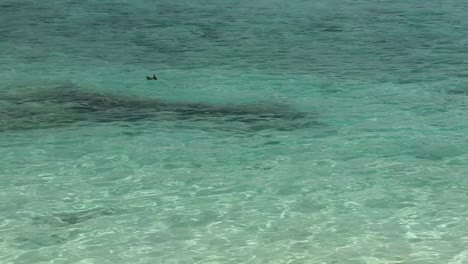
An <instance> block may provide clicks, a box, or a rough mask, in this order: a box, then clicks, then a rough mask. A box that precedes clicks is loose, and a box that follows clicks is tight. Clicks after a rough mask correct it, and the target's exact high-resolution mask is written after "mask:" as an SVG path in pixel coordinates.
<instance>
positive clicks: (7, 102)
mask: <svg viewBox="0 0 468 264" xmlns="http://www.w3.org/2000/svg"><path fill="white" fill-rule="evenodd" d="M12 91H13V92H14V93H13V94H12V93H5V94H4V95H3V96H2V97H0V131H11V130H31V129H44V128H53V127H66V126H72V125H74V124H79V125H89V124H92V123H110V122H118V123H122V122H138V121H147V120H149V121H163V122H166V123H167V122H170V123H171V124H173V125H175V126H182V127H194V128H202V129H206V128H209V129H222V130H223V129H228V130H232V129H235V130H239V129H240V130H243V129H247V130H249V131H252V130H253V131H260V130H268V129H273V130H280V131H285V130H294V129H297V128H303V127H308V126H310V125H312V126H317V125H322V124H321V123H320V122H318V121H316V120H315V119H314V117H313V116H311V115H309V114H305V113H301V112H298V111H296V110H294V109H291V108H290V107H288V106H284V105H277V104H258V103H257V104H251V105H239V104H236V105H223V106H221V105H210V104H204V103H193V102H192V103H191V102H168V101H163V100H159V99H148V98H144V99H143V98H138V97H129V96H120V95H115V94H106V93H102V92H94V91H86V90H83V89H81V88H79V87H75V86H59V87H54V88H45V89H36V91H31V90H29V89H28V90H26V91H24V92H19V91H18V90H17V89H15V90H12Z"/></svg>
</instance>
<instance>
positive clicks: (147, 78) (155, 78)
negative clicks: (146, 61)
mask: <svg viewBox="0 0 468 264" xmlns="http://www.w3.org/2000/svg"><path fill="white" fill-rule="evenodd" d="M157 79H158V77H156V73H155V74H153V77H149V76H146V80H155V81H156V80H157Z"/></svg>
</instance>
